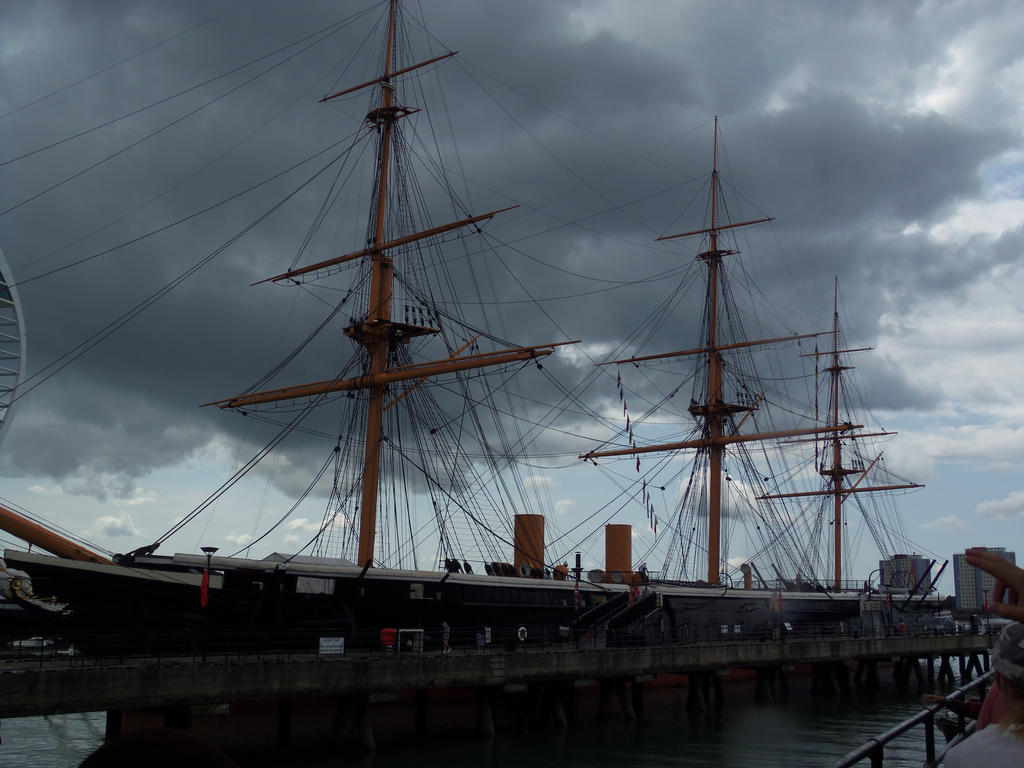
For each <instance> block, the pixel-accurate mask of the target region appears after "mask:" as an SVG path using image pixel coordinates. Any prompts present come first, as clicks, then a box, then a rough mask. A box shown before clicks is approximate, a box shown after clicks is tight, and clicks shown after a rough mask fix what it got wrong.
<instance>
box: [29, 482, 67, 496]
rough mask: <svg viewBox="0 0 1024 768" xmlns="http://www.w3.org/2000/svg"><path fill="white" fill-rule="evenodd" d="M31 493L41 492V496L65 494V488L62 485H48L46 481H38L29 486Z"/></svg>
mask: <svg viewBox="0 0 1024 768" xmlns="http://www.w3.org/2000/svg"><path fill="white" fill-rule="evenodd" d="M28 491H29V493H35V494H39V495H41V496H44V495H45V496H63V495H64V488H63V487H62V486H60V485H46V484H45V483H36V484H35V485H30V486H29V487H28Z"/></svg>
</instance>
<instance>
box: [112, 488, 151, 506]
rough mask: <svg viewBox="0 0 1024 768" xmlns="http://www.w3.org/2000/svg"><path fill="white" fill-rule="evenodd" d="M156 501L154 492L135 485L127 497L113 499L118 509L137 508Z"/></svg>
mask: <svg viewBox="0 0 1024 768" xmlns="http://www.w3.org/2000/svg"><path fill="white" fill-rule="evenodd" d="M156 499H157V495H156V493H155V492H154V491H148V490H146V489H145V488H143V487H142V486H141V485H137V486H135V489H134V490H133V491H132V492H131V493H130V494H129V495H128V496H125V497H122V498H118V499H113V503H114V504H115V505H116V506H119V507H137V506H139V505H141V504H152V503H153V502H154V501H156Z"/></svg>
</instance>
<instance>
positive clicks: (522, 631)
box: [516, 627, 526, 643]
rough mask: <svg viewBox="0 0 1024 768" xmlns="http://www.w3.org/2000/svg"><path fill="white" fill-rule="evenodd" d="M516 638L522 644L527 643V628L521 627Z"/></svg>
mask: <svg viewBox="0 0 1024 768" xmlns="http://www.w3.org/2000/svg"><path fill="white" fill-rule="evenodd" d="M516 637H518V638H519V642H520V643H525V642H526V627H520V628H519V631H518V632H516Z"/></svg>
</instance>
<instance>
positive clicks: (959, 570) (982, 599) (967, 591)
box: [953, 547, 1017, 613]
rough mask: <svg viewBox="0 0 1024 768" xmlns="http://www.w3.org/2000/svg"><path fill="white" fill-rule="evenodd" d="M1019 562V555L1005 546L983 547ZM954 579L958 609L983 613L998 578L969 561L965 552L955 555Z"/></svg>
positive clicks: (1014, 562) (1012, 561)
mask: <svg viewBox="0 0 1024 768" xmlns="http://www.w3.org/2000/svg"><path fill="white" fill-rule="evenodd" d="M981 549H987V550H988V551H989V552H994V553H995V554H997V555H999V556H1000V557H1003V558H1005V559H1007V560H1009V561H1010V562H1011V563H1013V564H1014V565H1016V564H1017V555H1016V554H1015V553H1013V552H1007V551H1006V550H1005V549H1004V548H1003V547H981ZM953 581H954V582H955V584H956V609H957V610H958V611H967V612H971V613H981V612H982V611H984V610H985V607H986V605H987V604H988V603H989V602H991V600H992V589H993V588H994V587H995V584H996V580H995V579H994V578H992V577H991V576H989V575H988V574H987V573H985V572H984V571H982V570H979V569H977V568H975V567H974V566H973V565H970V564H969V563H968V562H967V559H966V555H965V554H957V555H953Z"/></svg>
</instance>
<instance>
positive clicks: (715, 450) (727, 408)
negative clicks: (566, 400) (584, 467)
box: [580, 117, 853, 584]
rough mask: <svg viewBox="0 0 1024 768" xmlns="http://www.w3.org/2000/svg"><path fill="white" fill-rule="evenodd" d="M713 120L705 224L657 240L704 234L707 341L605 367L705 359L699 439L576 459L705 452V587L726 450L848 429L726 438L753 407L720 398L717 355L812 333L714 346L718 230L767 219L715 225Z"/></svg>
mask: <svg viewBox="0 0 1024 768" xmlns="http://www.w3.org/2000/svg"><path fill="white" fill-rule="evenodd" d="M718 185H719V181H718V118H717V117H716V118H715V131H714V155H713V163H712V171H711V226H709V227H707V228H705V229H696V230H692V231H690V232H681V233H679V234H675V235H666V236H664V237H659V238H658V240H674V239H678V238H682V237H688V236H691V235H707V236H708V239H709V246H708V249H707V250H706V251H704V252H703V253H700V254H698V255H697V258H698V259H699V260H700V261H702V262H704V264H705V265H706V266H707V270H708V289H707V297H706V299H705V301H706V317H707V337H706V344H705V346H704V347H700V348H697V349H691V350H685V351H680V352H668V353H665V354H660V355H649V356H645V357H643V358H638V357H633V358H628V359H626V360H616V361H612V362H610V363H604V364H605V365H621V364H624V363H636V362H638V361H639V360H656V359H662V358H668V357H681V356H687V355H705V356H706V359H707V363H708V368H707V371H708V373H707V400H706V402H703V403H697V402H694V403H691V405H690V408H689V411H690V414H691V415H692V416H693V417H694V418H695V419H696V420H697V421H698V423H700V424H702V426H703V429H702V432H703V436H702V437H700V438H698V439H696V440H688V441H683V442H678V443H667V444H663V445H652V446H645V447H631V448H627V449H621V450H612V451H592V452H590V453H587V454H582V455H581V456H580V458H582V459H596V458H600V457H603V456H621V455H627V454H628V455H638V454H640V453H649V452H656V451H672V450H681V449H688V448H696V449H699V450H700V449H706V450H707V451H708V454H709V464H710V472H709V475H710V477H709V479H708V540H707V550H708V569H707V581H708V582H709V583H711V584H718V583H719V582H720V581H721V576H720V557H721V524H722V462H723V458H724V455H725V450H726V446H728V445H732V444H736V443H743V442H755V441H761V440H771V439H778V438H783V437H795V436H800V435H816V434H820V433H822V432H835V433H838V432H842V431H846V430H849V429H851V428H853V427H852V425H849V424H843V425H839V424H838V423H837V424H834V425H832V426H829V427H825V428H808V429H791V430H782V431H776V432H763V433H757V434H748V435H734V434H727V433H726V429H725V425H726V419H727V418H728V417H729V416H731V415H733V414H736V413H741V412H744V411H745V412H748V413H750V412H752V411H754V410H756V408H757V403H753V404H745V405H744V404H738V403H729V402H726V400H725V395H724V392H723V368H724V358H723V357H722V352H723V351H725V350H730V349H738V348H743V347H753V346H759V345H765V344H771V343H774V342H779V341H791V340H794V339H802V338H808V337H811V336H816V335H817V334H813V333H812V334H802V335H795V336H785V337H780V338H774V339H761V340H757V341H742V342H738V343H730V344H720V343H719V314H720V312H719V306H718V305H719V293H720V288H719V269H720V268H721V265H722V260H723V259H724V258H725V257H726V256H730V255H734V254H736V253H737V251H733V250H728V249H723V248H720V247H719V244H718V235H719V233H720V232H722V231H723V230H727V229H735V228H737V227H742V226H747V225H751V224H761V223H763V222H767V221H772V218H771V217H765V218H761V219H752V220H750V221H743V222H738V223H734V224H719V222H718V195H719V191H718Z"/></svg>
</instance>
